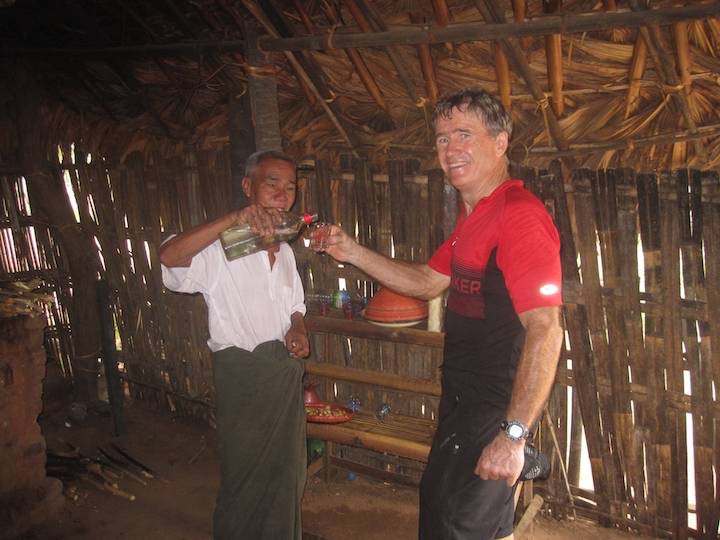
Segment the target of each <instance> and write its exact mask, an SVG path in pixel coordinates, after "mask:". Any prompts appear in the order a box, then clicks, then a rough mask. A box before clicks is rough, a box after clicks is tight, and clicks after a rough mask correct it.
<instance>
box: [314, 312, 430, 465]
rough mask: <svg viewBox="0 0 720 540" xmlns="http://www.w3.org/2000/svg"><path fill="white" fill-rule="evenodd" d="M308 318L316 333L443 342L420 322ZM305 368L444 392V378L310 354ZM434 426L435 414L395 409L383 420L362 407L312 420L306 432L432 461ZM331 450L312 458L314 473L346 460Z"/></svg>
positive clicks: (330, 375) (377, 383)
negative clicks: (393, 324) (335, 418)
mask: <svg viewBox="0 0 720 540" xmlns="http://www.w3.org/2000/svg"><path fill="white" fill-rule="evenodd" d="M306 324H307V326H308V330H309V331H310V332H314V333H328V334H338V335H343V336H350V337H362V338H370V339H379V340H386V341H392V342H399V343H411V344H415V345H425V346H429V347H435V348H441V347H442V343H443V334H440V333H437V332H427V331H425V330H419V329H415V328H399V329H398V328H384V327H380V326H375V325H371V324H368V323H365V322H362V321H347V320H343V319H338V318H333V317H318V316H312V315H310V316H308V317H306ZM305 372H306V373H308V374H310V375H317V376H320V377H323V378H327V379H330V380H339V381H344V382H350V383H360V384H367V385H371V386H377V387H383V388H387V389H390V390H397V391H401V392H408V393H414V394H422V395H427V396H434V397H439V396H440V384H439V383H438V382H437V381H433V380H428V379H418V378H413V377H407V376H402V375H396V374H392V373H385V372H381V371H371V370H367V369H357V368H350V367H345V366H341V365H337V364H332V363H327V362H317V361H310V360H309V361H307V362H306V363H305ZM435 428H436V422H435V420H431V419H428V418H420V417H414V416H406V415H400V414H397V413H393V412H391V413H390V414H388V415H387V416H386V417H385V418H384V419H383V420H382V421H381V420H379V419H378V418H376V417H375V415H374V414H373V413H371V412H366V411H362V410H360V411H357V412H356V413H355V414H354V415H353V419H352V420H350V421H348V422H343V423H340V424H320V423H312V422H311V423H308V425H307V436H308V438H310V439H319V440H323V441H326V442H328V443H331V444H332V443H337V444H342V445H347V446H352V447H356V448H362V449H366V450H372V451H375V452H379V453H386V454H390V455H393V456H397V457H401V458H407V459H412V460H416V461H419V462H422V463H427V459H428V454H429V453H430V445H431V442H432V437H433V434H434V433H435ZM326 450H328V449H326ZM328 454H329V452H328V451H326V452H325V453H324V460H317V461H316V462H314V463H313V464H311V466H310V468H309V469H308V474H309V475H312V474H315V473H317V472H318V470H320V469H321V468H322V467H323V466H327V465H328V464H329V463H330V462H334V463H335V464H338V462H340V461H342V460H338V459H337V458H332V459H329V456H328ZM366 472H367V471H366Z"/></svg>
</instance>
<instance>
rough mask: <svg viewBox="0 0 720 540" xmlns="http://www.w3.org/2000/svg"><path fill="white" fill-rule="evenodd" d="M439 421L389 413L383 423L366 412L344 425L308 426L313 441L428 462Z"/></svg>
mask: <svg viewBox="0 0 720 540" xmlns="http://www.w3.org/2000/svg"><path fill="white" fill-rule="evenodd" d="M434 433H435V422H434V421H431V420H425V419H422V418H415V417H412V416H403V415H398V414H389V415H388V416H386V417H385V419H383V421H380V420H378V419H377V418H375V416H374V415H372V414H369V413H365V412H360V411H358V412H356V413H355V414H354V415H353V419H352V420H350V421H349V422H343V423H342V424H315V423H312V422H309V423H308V425H307V436H308V438H311V439H321V440H324V441H330V442H335V443H339V444H346V445H348V446H355V447H357V448H365V449H367V450H374V451H376V452H387V453H389V454H393V455H395V456H399V457H404V458H409V459H415V460H417V461H422V462H423V463H427V458H428V454H429V453H430V444H431V442H432V437H433V434H434Z"/></svg>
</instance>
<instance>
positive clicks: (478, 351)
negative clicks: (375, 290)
mask: <svg viewBox="0 0 720 540" xmlns="http://www.w3.org/2000/svg"><path fill="white" fill-rule="evenodd" d="M433 123H434V127H435V141H436V147H437V153H438V160H439V161H440V165H441V167H442V169H443V171H445V175H446V178H447V180H448V182H450V184H451V185H452V186H453V187H454V188H455V189H457V190H458V193H459V194H460V197H461V200H462V210H461V213H460V214H461V215H460V217H459V218H458V221H457V224H456V226H455V230H454V231H453V233H452V234H451V235H450V237H449V238H448V239H447V240H446V241H445V243H444V244H443V245H442V246H440V248H439V249H438V250H437V251H436V252H435V254H434V255H433V256H432V257H431V258H430V261H428V263H427V264H418V263H407V262H404V261H397V260H394V259H390V258H388V257H385V256H383V255H380V254H378V253H376V252H374V251H372V250H369V249H367V248H365V247H363V246H361V245H359V244H358V243H357V242H355V241H354V240H353V239H352V238H350V237H349V236H348V235H347V234H346V233H345V232H343V231H342V229H340V228H339V227H335V226H333V228H332V231H331V235H330V238H329V239H328V243H327V244H328V245H327V248H326V249H325V251H326V252H327V253H329V254H330V255H331V256H333V257H334V258H335V259H337V260H339V261H343V262H348V263H351V264H353V265H354V266H357V267H358V268H360V269H361V270H363V271H364V272H366V273H367V274H368V275H370V276H372V277H373V278H374V279H376V280H378V281H379V282H380V283H381V284H383V285H384V286H386V287H389V288H391V289H393V290H395V291H397V292H399V293H401V294H405V295H408V296H415V297H418V298H424V299H430V298H434V297H436V296H437V295H438V294H440V293H442V292H443V291H444V290H445V289H448V288H449V293H448V303H447V310H446V315H445V349H444V353H443V355H444V358H443V364H442V397H441V399H440V410H439V415H438V428H437V431H436V433H435V437H434V439H433V444H432V449H431V451H430V457H429V460H428V465H427V467H426V469H425V473H424V475H423V479H422V483H421V487H420V538H421V539H422V540H441V539H442V540H446V539H453V540H461V539H463V540H464V539H473V540H478V539H493V538H512V525H513V514H514V501H513V495H514V491H515V486H516V483H517V481H518V478H519V477H520V474H521V472H522V470H523V464H524V461H525V456H524V450H525V445H526V442H527V439H528V437H529V435H530V432H531V430H532V429H533V426H534V425H535V423H536V422H537V421H538V419H539V418H540V415H541V413H542V410H543V407H544V405H545V402H546V401H547V399H548V396H549V394H550V391H551V388H552V385H553V381H554V378H555V371H556V367H557V362H558V356H559V351H560V346H561V343H562V336H563V330H562V326H561V322H560V305H561V303H562V297H561V281H562V277H561V270H560V255H559V251H560V241H559V238H558V233H557V229H556V228H555V226H554V224H553V222H552V219H551V218H550V216H549V215H548V213H547V211H546V210H545V207H544V206H543V204H542V203H541V202H540V201H539V200H538V199H537V198H535V197H534V196H533V195H532V194H531V193H530V192H529V191H527V190H526V189H525V188H524V187H523V183H522V181H520V180H513V179H511V178H510V176H509V173H508V160H507V157H506V155H505V153H506V150H507V148H508V141H509V138H510V134H511V131H512V122H511V119H510V115H509V114H508V113H507V111H505V109H504V108H503V106H502V104H501V103H500V102H499V101H498V100H497V99H496V98H494V97H493V96H491V95H490V94H488V93H487V92H485V91H483V90H475V89H466V90H462V91H459V92H455V93H453V94H450V95H447V96H445V97H443V98H442V99H441V100H440V101H439V102H438V104H437V106H436V108H435V112H434V114H433Z"/></svg>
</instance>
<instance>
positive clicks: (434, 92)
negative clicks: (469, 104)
mask: <svg viewBox="0 0 720 540" xmlns="http://www.w3.org/2000/svg"><path fill="white" fill-rule="evenodd" d="M410 22H411V23H413V24H422V23H425V20H424V19H423V18H422V17H421V16H419V15H417V14H415V13H410ZM416 49H417V53H418V59H419V60H420V70H421V71H422V74H423V79H424V80H425V92H426V93H427V97H428V99H429V100H430V103H431V104H435V103H437V100H438V97H439V95H440V91H439V90H438V84H437V77H436V76H435V66H434V64H433V58H432V53H431V51H430V45H429V44H427V43H419V44H418V45H417V46H416Z"/></svg>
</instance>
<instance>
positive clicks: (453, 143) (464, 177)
mask: <svg viewBox="0 0 720 540" xmlns="http://www.w3.org/2000/svg"><path fill="white" fill-rule="evenodd" d="M507 145H508V134H507V133H506V132H504V131H503V132H501V133H499V134H498V135H496V136H492V135H490V134H489V133H488V131H487V128H486V127H485V123H484V122H483V119H482V118H481V117H480V116H479V115H477V114H476V113H474V112H470V111H464V110H459V109H453V110H452V114H451V115H450V116H449V117H448V118H443V117H441V118H438V120H437V123H436V125H435V146H436V148H437V153H438V160H439V161H440V166H441V167H442V169H443V171H445V176H446V177H447V179H448V181H449V182H450V184H451V185H452V186H453V187H455V188H456V189H458V190H459V191H460V192H465V191H469V192H478V191H485V190H486V188H490V187H493V189H494V183H495V181H496V176H497V175H498V172H499V171H502V170H504V169H505V167H506V158H505V151H506V150H507ZM491 184H493V185H492V186H491ZM490 191H492V189H491V190H490Z"/></svg>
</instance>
